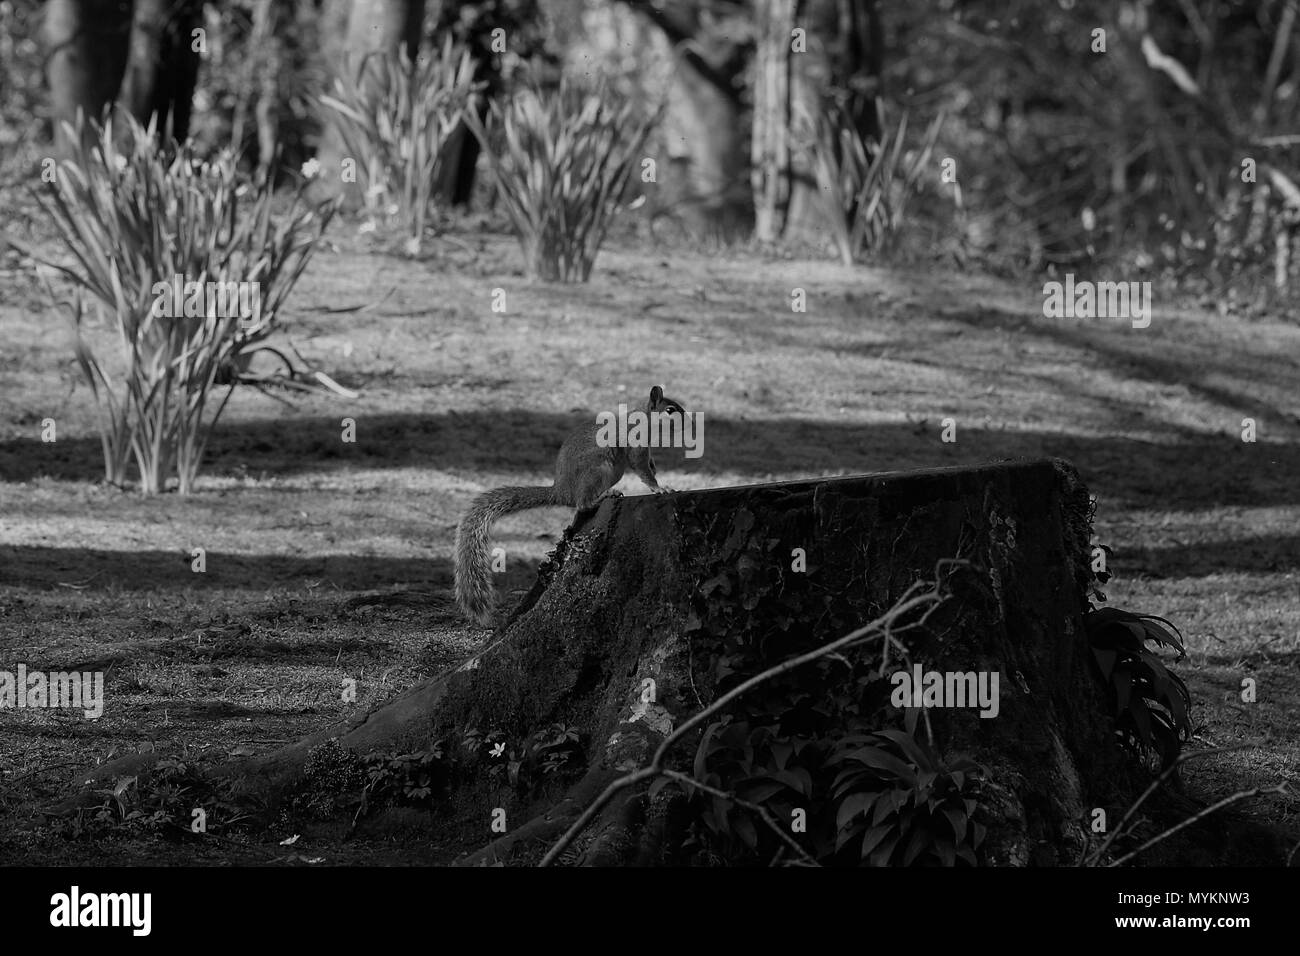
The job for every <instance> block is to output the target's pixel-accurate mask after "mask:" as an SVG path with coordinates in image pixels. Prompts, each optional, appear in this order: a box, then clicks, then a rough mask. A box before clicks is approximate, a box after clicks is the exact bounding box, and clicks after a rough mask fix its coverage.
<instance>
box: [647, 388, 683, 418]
mask: <svg viewBox="0 0 1300 956" xmlns="http://www.w3.org/2000/svg"><path fill="white" fill-rule="evenodd" d="M645 410H646V411H647V412H663V413H664V414H667V415H674V414H676V415H685V414H686V409H685V408H684V407H683V406H682V403H681V402H679V401H677V400H676V399H675V398H669V397H668V396H667V395H665V394H664V390H663V389H662V388H660V387H659V386H658V385H656V386H655V387H654V388H652V389H650V401H648V402H647V403H646V406H645Z"/></svg>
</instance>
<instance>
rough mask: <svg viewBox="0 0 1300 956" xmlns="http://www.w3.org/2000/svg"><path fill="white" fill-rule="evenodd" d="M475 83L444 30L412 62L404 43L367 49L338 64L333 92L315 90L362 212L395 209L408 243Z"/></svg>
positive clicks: (466, 58) (418, 229) (417, 234)
mask: <svg viewBox="0 0 1300 956" xmlns="http://www.w3.org/2000/svg"><path fill="white" fill-rule="evenodd" d="M481 85H482V84H476V83H475V82H474V63H473V60H472V59H471V57H470V54H469V52H468V51H467V50H464V49H462V48H459V47H456V46H455V45H453V43H452V40H451V37H447V39H446V41H445V42H444V43H443V46H442V50H441V51H440V52H431V51H424V52H421V53H420V54H419V55H418V56H417V57H416V58H415V60H414V61H412V60H411V58H410V57H409V56H408V55H407V53H406V51H405V50H402V51H401V52H400V53H399V54H398V55H396V56H394V55H393V54H390V53H384V52H375V53H371V54H369V55H368V56H366V58H365V59H363V60H362V62H361V64H360V66H359V67H358V68H357V70H356V72H355V74H350V73H348V72H347V71H345V73H344V76H343V77H340V78H339V79H337V80H335V95H333V96H322V97H321V102H322V103H323V104H324V105H325V106H328V107H329V108H330V109H331V110H332V111H333V118H334V123H335V126H336V127H337V129H338V132H339V135H340V137H341V138H342V140H343V145H344V147H345V148H346V150H347V151H348V153H349V154H350V155H351V157H352V158H353V159H354V160H356V161H357V164H358V169H357V175H358V183H359V185H360V186H361V188H362V190H363V191H364V195H365V202H366V209H367V211H368V212H369V213H370V214H371V215H372V216H387V215H388V214H390V213H393V212H396V213H398V214H400V215H401V217H402V219H403V221H404V224H405V226H406V228H407V230H408V232H409V235H410V240H411V245H410V248H411V249H413V250H418V249H419V245H420V240H421V237H422V236H423V235H424V225H425V222H426V220H427V217H428V212H429V207H430V203H431V201H432V197H433V192H434V190H435V189H436V188H437V187H438V184H439V183H440V182H441V181H442V178H443V169H444V165H445V164H446V162H447V159H448V155H449V153H450V150H449V148H448V147H449V145H450V144H451V142H452V134H453V133H454V132H455V130H456V129H457V127H459V126H460V124H461V122H462V119H463V118H464V117H466V116H467V115H471V114H473V113H474V110H473V109H470V107H471V106H472V105H473V102H474V97H475V96H476V95H477V91H478V90H479V88H480V87H481Z"/></svg>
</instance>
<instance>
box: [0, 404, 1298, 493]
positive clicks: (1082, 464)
mask: <svg viewBox="0 0 1300 956" xmlns="http://www.w3.org/2000/svg"><path fill="white" fill-rule="evenodd" d="M580 421H581V417H580V416H569V415H556V414H537V413H533V412H511V413H509V414H500V413H488V412H482V413H477V412H476V413H470V414H453V413H446V414H430V415H418V414H400V415H393V414H389V415H375V416H360V417H358V418H357V433H356V435H357V441H356V443H344V442H343V441H342V440H341V437H340V436H341V428H340V424H339V419H336V418H332V417H330V418H326V417H322V416H316V417H302V418H285V419H280V420H267V419H256V420H250V421H236V422H228V423H225V424H223V425H221V426H220V427H219V428H218V430H217V432H216V433H215V434H214V435H213V437H212V441H211V443H210V445H209V448H208V454H207V458H206V462H205V466H204V470H203V473H204V474H205V475H209V476H232V475H236V476H237V475H251V476H253V477H261V476H267V477H280V478H283V477H289V476H293V475H302V474H325V473H330V472H339V471H346V470H352V469H377V468H421V467H426V468H430V469H439V470H464V471H471V472H484V471H486V472H496V473H501V472H518V473H519V474H520V476H521V479H522V480H528V481H535V480H537V478H538V476H539V475H542V474H547V473H549V472H550V469H551V467H552V463H553V462H554V458H555V451H556V449H557V448H558V447H559V444H560V442H561V441H562V440H563V438H564V436H565V435H566V434H567V433H568V432H569V430H570V429H572V428H573V427H574V426H575V425H576V424H578V423H579V422H580ZM704 439H705V441H704V456H703V457H702V458H699V459H693V460H692V459H684V458H683V457H682V456H681V455H680V454H679V453H677V452H674V451H672V450H666V451H664V452H661V453H659V454H658V455H656V460H657V461H658V462H659V471H660V474H661V476H664V477H665V480H666V483H668V484H669V485H671V484H672V475H673V474H674V473H678V472H685V473H690V472H693V471H699V472H709V473H717V472H732V473H739V474H741V475H743V476H745V477H747V478H752V479H753V480H755V481H759V480H764V481H771V480H779V479H780V478H782V477H784V476H790V475H801V476H809V475H827V474H840V473H861V472H874V471H898V470H904V469H910V468H926V467H934V466H937V465H959V464H977V463H982V462H987V461H991V460H997V459H1001V458H1016V457H1040V456H1044V455H1054V456H1059V457H1062V458H1065V459H1068V460H1069V461H1072V462H1073V463H1074V464H1075V465H1076V467H1078V468H1079V470H1080V472H1081V473H1082V475H1083V477H1084V480H1085V481H1086V482H1087V483H1088V485H1089V487H1090V488H1091V489H1092V491H1093V492H1094V493H1097V494H1099V495H1101V496H1102V498H1103V505H1104V503H1105V499H1106V498H1120V499H1124V500H1127V501H1128V502H1130V503H1132V504H1135V505H1146V506H1151V507H1168V508H1175V509H1177V508H1182V509H1205V508H1211V507H1217V506H1222V505H1244V506H1263V505H1281V504H1296V503H1300V482H1297V481H1296V480H1295V476H1296V475H1298V474H1300V444H1287V443H1279V442H1267V441H1259V442H1257V443H1254V444H1246V443H1243V442H1241V441H1240V440H1239V439H1238V436H1237V435H1236V434H1235V433H1234V434H1224V435H1222V436H1214V435H1205V434H1204V433H1192V432H1187V431H1182V432H1177V433H1174V434H1172V435H1171V436H1170V441H1169V442H1168V443H1162V444H1154V443H1151V442H1144V441H1137V440H1134V439H1130V438H1126V437H1121V436H1081V435H1070V434H1059V433H1054V432H1043V431H1030V430H1018V431H1002V430H991V429H980V428H976V427H971V426H965V427H963V426H962V425H961V423H960V422H959V425H958V441H957V442H956V443H953V444H944V443H943V442H941V441H940V438H939V424H938V421H937V420H933V421H929V422H926V423H920V424H916V425H911V424H907V425H896V424H889V425H871V426H861V425H840V424H836V423H834V422H828V421H825V420H822V419H749V420H738V419H710V418H709V417H708V415H707V412H706V414H705V425H704ZM101 475H102V466H101V457H100V446H99V441H98V439H92V438H86V439H75V440H64V441H60V442H57V443H51V444H46V443H42V442H40V441H38V440H33V439H11V440H8V441H3V442H0V481H3V482H23V481H31V480H34V479H37V478H39V477H42V476H48V477H50V478H54V479H57V480H64V481H96V480H98V479H99V478H100V477H101ZM3 493H5V494H8V495H12V494H14V493H15V492H14V491H13V489H8V490H6V491H5V492H3ZM1103 514H1104V511H1103Z"/></svg>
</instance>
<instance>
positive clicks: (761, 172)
mask: <svg viewBox="0 0 1300 956" xmlns="http://www.w3.org/2000/svg"><path fill="white" fill-rule="evenodd" d="M794 7H795V0H757V9H756V13H757V34H758V49H757V53H756V55H755V58H754V135H753V138H752V142H751V145H750V177H751V182H752V185H753V189H754V235H755V236H756V237H757V238H758V239H759V241H760V242H771V241H773V240H775V239H776V238H777V237H778V236H780V234H781V232H782V229H783V227H784V225H785V213H786V206H787V204H788V203H789V201H790V180H789V173H790V31H791V28H792V27H793V26H794Z"/></svg>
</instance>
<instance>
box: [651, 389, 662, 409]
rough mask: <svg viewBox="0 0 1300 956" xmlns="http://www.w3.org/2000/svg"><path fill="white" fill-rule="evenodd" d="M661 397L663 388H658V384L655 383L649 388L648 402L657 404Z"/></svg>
mask: <svg viewBox="0 0 1300 956" xmlns="http://www.w3.org/2000/svg"><path fill="white" fill-rule="evenodd" d="M663 397H664V390H663V389H662V388H660V387H659V386H658V385H656V386H655V387H654V388H652V389H650V404H651V405H658V404H659V400H660V399H662V398H663Z"/></svg>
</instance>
